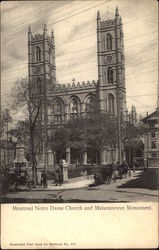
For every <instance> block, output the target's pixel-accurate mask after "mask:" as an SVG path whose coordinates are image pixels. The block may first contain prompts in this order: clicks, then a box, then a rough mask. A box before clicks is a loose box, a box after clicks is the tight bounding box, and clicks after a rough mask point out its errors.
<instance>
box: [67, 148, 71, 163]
mask: <svg viewBox="0 0 159 250" xmlns="http://www.w3.org/2000/svg"><path fill="white" fill-rule="evenodd" d="M70 155H71V152H70V147H67V148H66V162H67V164H70Z"/></svg>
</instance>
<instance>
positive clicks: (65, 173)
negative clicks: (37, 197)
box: [61, 160, 68, 182]
mask: <svg viewBox="0 0 159 250" xmlns="http://www.w3.org/2000/svg"><path fill="white" fill-rule="evenodd" d="M61 167H62V172H63V182H68V164H67V163H66V161H65V160H62V161H61Z"/></svg>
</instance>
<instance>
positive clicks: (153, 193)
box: [90, 171, 159, 197]
mask: <svg viewBox="0 0 159 250" xmlns="http://www.w3.org/2000/svg"><path fill="white" fill-rule="evenodd" d="M139 173H140V171H136V172H135V173H131V177H128V176H127V177H126V178H123V179H121V180H117V181H116V182H115V183H113V182H112V183H110V185H107V184H104V185H100V186H96V187H95V188H96V189H100V190H103V191H114V192H119V193H131V194H141V195H150V196H155V197H158V196H159V191H158V190H151V189H148V188H120V186H121V185H122V184H123V183H125V182H128V181H130V180H133V179H136V178H137V177H138V175H139ZM90 189H91V188H90Z"/></svg>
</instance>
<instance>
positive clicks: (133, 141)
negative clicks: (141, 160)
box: [122, 122, 145, 166]
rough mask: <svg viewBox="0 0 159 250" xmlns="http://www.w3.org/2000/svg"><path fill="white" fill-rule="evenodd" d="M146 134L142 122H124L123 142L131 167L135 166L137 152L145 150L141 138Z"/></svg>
mask: <svg viewBox="0 0 159 250" xmlns="http://www.w3.org/2000/svg"><path fill="white" fill-rule="evenodd" d="M144 133H145V128H144V126H143V124H142V123H141V122H138V123H136V124H133V123H131V122H123V127H122V142H123V145H124V149H125V152H128V157H127V158H128V162H129V165H132V166H133V157H134V155H135V153H136V152H137V150H141V151H142V150H143V143H142V141H141V138H142V136H143V134H144Z"/></svg>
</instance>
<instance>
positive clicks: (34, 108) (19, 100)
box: [11, 78, 45, 185]
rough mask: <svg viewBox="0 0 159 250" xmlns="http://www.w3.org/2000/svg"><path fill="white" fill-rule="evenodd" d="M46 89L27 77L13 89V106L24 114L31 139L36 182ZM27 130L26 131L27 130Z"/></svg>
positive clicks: (17, 82)
mask: <svg viewBox="0 0 159 250" xmlns="http://www.w3.org/2000/svg"><path fill="white" fill-rule="evenodd" d="M44 96H45V90H44V89H43V88H42V86H41V85H39V86H37V85H36V86H33V83H29V82H28V80H27V78H23V79H18V80H17V81H16V82H15V85H14V87H13V89H12V93H11V97H12V104H13V105H12V108H13V109H14V110H16V111H17V112H20V113H21V116H23V121H24V123H25V127H26V128H27V130H26V131H27V132H28V135H29V141H30V147H29V149H30V163H31V166H32V173H33V175H32V181H33V185H35V183H36V153H37V145H38V144H39V142H40V140H41V135H42V134H43V133H41V131H42V130H43V126H42V118H41V113H42V109H43V102H44ZM26 131H25V132H26Z"/></svg>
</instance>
